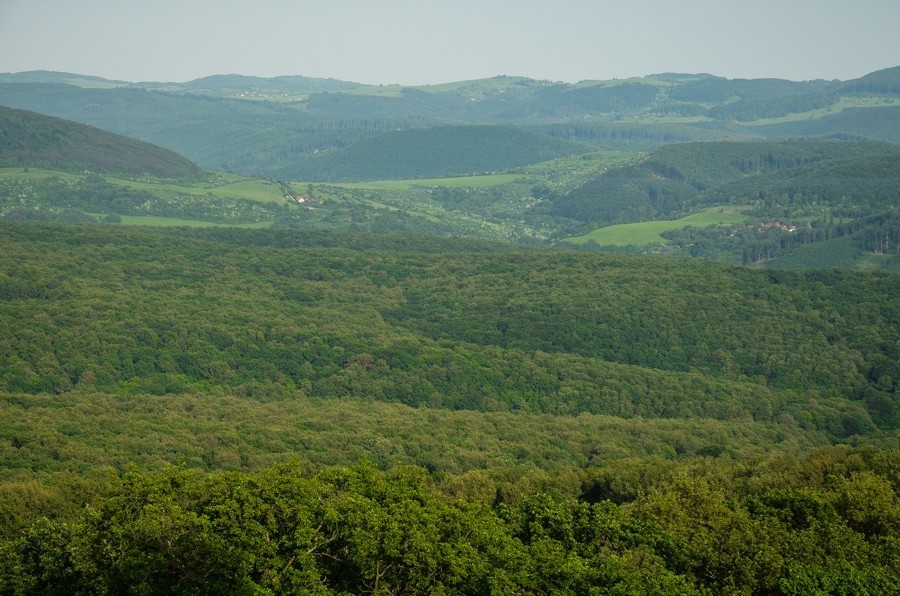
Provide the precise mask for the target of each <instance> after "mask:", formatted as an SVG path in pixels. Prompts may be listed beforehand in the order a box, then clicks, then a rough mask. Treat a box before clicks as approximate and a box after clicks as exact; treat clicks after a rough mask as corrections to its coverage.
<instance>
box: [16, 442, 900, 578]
mask: <svg viewBox="0 0 900 596" xmlns="http://www.w3.org/2000/svg"><path fill="white" fill-rule="evenodd" d="M898 455H900V454H898V453H897V452H896V451H875V450H849V449H828V450H824V451H819V452H815V453H812V454H811V455H809V456H808V457H806V458H804V459H803V460H800V461H792V460H785V459H783V458H779V457H770V458H766V459H762V460H758V461H755V462H746V463H729V462H713V461H711V460H699V461H696V462H691V463H687V464H676V465H673V464H668V463H665V462H661V461H650V462H645V463H643V464H624V465H618V466H613V467H610V468H601V469H596V470H589V471H587V472H586V473H578V472H574V471H569V472H568V473H566V474H559V475H557V476H556V477H555V478H553V479H552V481H550V482H548V479H547V478H546V477H541V475H539V474H534V473H532V474H529V475H526V476H525V477H524V478H521V477H520V479H519V482H517V483H515V484H513V485H510V484H509V483H508V481H504V480H503V479H501V478H497V477H494V478H492V477H491V476H490V475H488V474H484V473H479V472H473V473H468V474H464V475H461V476H451V477H440V478H438V477H429V476H427V475H426V473H425V472H424V471H423V470H421V469H417V468H409V467H403V466H400V467H396V468H394V469H392V470H390V471H388V472H379V471H378V470H377V469H376V468H374V466H372V465H371V464H369V463H367V462H365V461H363V462H361V463H359V464H357V465H355V466H353V467H331V468H324V469H315V468H311V467H310V466H306V465H303V464H301V463H298V462H292V463H288V464H283V465H277V466H273V467H269V468H265V469H262V470H259V471H257V472H253V473H238V472H229V473H217V474H202V473H197V472H194V471H190V470H187V469H183V468H169V469H166V470H164V471H162V472H151V473H147V472H141V471H139V470H136V469H133V470H130V471H128V472H127V473H125V474H124V475H122V476H118V475H112V474H105V475H103V474H98V475H95V476H94V477H92V478H90V479H87V480H81V481H76V482H71V481H70V482H68V483H66V481H65V480H62V481H58V483H57V484H56V485H55V486H54V485H50V486H48V487H47V488H45V489H44V490H45V491H46V493H45V494H46V495H47V497H50V498H51V499H52V498H59V499H63V500H77V501H80V502H81V503H85V504H86V505H87V506H86V507H84V508H83V509H82V508H78V509H74V510H73V509H69V510H63V511H60V512H58V513H57V516H55V518H54V517H50V518H48V517H41V518H39V519H37V520H35V521H33V522H32V523H30V524H26V526H25V529H24V531H21V532H12V533H10V532H8V531H7V532H6V533H5V536H4V537H3V539H2V542H0V591H3V592H4V593H10V594H17V593H18V594H25V593H37V592H40V593H77V592H91V593H93V592H99V593H106V592H125V591H141V592H146V593H163V592H165V593H198V592H199V593H213V592H215V593H221V592H228V593H258V592H260V591H264V592H279V593H282V592H303V593H321V594H330V593H365V592H372V593H379V592H395V593H426V592H438V593H443V592H446V593H458V594H493V593H496V594H510V593H549V592H565V593H591V592H595V591H596V592H612V593H618V594H637V593H640V594H672V593H680V594H703V593H710V592H715V593H768V594H808V593H811V592H824V593H829V592H833V593H878V594H887V593H893V592H896V591H897V590H898V588H900V569H898V568H897V561H898V559H900V552H898V545H897V540H896V533H897V531H898V529H900V527H898V524H900V508H898V499H897V467H896V463H895V462H896V461H897V459H898V457H897V456H898ZM529 481H530V482H531V483H532V484H531V485H529ZM4 488H6V489H7V491H9V490H10V489H12V490H14V489H15V488H18V489H19V490H22V489H25V488H26V487H24V486H19V487H11V486H8V485H7V486H5V487H4ZM28 488H30V489H31V490H32V491H34V490H35V488H36V487H34V486H31V487H28ZM7 494H9V493H8V492H7ZM4 505H6V507H5V511H4V513H7V514H10V513H12V514H16V513H21V509H20V508H16V507H14V506H13V507H10V506H9V504H8V502H7V503H4Z"/></svg>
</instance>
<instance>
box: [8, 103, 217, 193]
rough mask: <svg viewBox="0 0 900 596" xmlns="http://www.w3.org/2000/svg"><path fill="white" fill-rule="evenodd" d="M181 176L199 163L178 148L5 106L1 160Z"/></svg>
mask: <svg viewBox="0 0 900 596" xmlns="http://www.w3.org/2000/svg"><path fill="white" fill-rule="evenodd" d="M4 163H6V164H12V165H22V166H30V165H32V166H34V165H36V166H45V167H52V168H55V169H61V170H84V169H88V170H96V171H101V172H107V173H117V174H131V175H142V174H151V175H153V176H157V177H159V178H181V177H183V176H186V175H190V174H196V173H197V172H199V171H200V168H199V166H197V165H196V164H194V163H193V162H191V161H189V160H187V159H185V158H184V157H182V156H180V155H178V154H177V153H175V152H173V151H169V150H168V149H163V148H161V147H157V146H155V145H151V144H150V143H145V142H143V141H137V140H134V139H129V138H126V137H123V136H120V135H115V134H112V133H108V132H106V131H103V130H100V129H98V128H93V127H90V126H85V125H83V124H78V123H75V122H71V121H68V120H62V119H60V118H54V117H51V116H44V115H43V114H37V113H34V112H28V111H25V110H16V109H12V108H5V107H2V106H0V164H4Z"/></svg>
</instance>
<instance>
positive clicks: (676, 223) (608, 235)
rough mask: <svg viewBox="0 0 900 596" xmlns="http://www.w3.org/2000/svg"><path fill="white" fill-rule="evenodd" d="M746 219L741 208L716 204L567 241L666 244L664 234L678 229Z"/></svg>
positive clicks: (614, 244)
mask: <svg viewBox="0 0 900 596" xmlns="http://www.w3.org/2000/svg"><path fill="white" fill-rule="evenodd" d="M746 220H747V216H746V215H744V214H743V213H741V207H712V208H710V209H705V210H703V211H699V212H697V213H692V214H691V215H688V216H686V217H682V218H681V219H676V220H666V221H644V222H640V223H632V224H619V225H615V226H607V227H605V228H599V229H597V230H594V231H593V232H590V233H588V234H585V235H584V236H576V237H573V238H566V240H565V241H566V242H571V243H572V244H585V243H587V242H588V241H590V240H593V241H594V242H596V243H597V244H599V245H600V246H628V245H635V246H646V245H648V244H665V243H666V239H665V238H663V237H662V236H660V234H661V233H663V232H667V231H669V230H678V229H681V228H686V227H687V226H695V227H698V228H703V227H706V226H713V225H718V224H735V223H741V222H744V221H746Z"/></svg>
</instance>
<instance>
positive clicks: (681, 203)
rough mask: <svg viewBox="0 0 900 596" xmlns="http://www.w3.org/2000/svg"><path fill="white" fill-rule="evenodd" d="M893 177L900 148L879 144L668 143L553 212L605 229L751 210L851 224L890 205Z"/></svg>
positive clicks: (559, 201) (558, 203) (899, 168)
mask: <svg viewBox="0 0 900 596" xmlns="http://www.w3.org/2000/svg"><path fill="white" fill-rule="evenodd" d="M898 172H900V148H898V147H897V146H895V145H889V144H884V143H874V142H852V141H838V140H803V141H782V142H777V143H772V142H755V143H727V142H723V143H686V144H675V145H667V146H665V147H661V148H659V149H658V150H657V151H656V152H654V153H653V154H652V155H650V156H649V157H648V158H647V159H646V160H644V161H642V162H640V163H638V164H635V165H632V166H629V167H626V168H619V169H615V170H611V171H609V172H607V173H604V174H603V175H601V176H598V177H596V178H595V179H594V180H591V181H588V182H586V183H585V184H584V185H582V186H581V187H580V188H578V189H575V190H573V191H571V192H569V193H568V194H567V195H565V196H562V197H558V198H556V199H554V201H553V213H555V214H557V215H560V216H566V217H572V218H575V219H579V220H582V221H589V222H599V223H604V224H609V223H622V222H627V221H640V220H648V219H662V218H666V217H671V216H672V215H676V214H683V213H687V212H689V211H690V210H692V209H696V208H699V207H709V206H713V205H727V204H732V205H740V204H754V205H755V204H759V205H758V207H759V208H758V210H757V212H758V214H759V215H760V216H763V215H765V216H769V217H789V216H797V215H800V214H802V215H818V214H819V213H821V210H822V209H824V208H828V209H831V210H832V212H833V214H834V215H835V216H836V217H859V216H860V215H870V214H873V213H875V212H878V211H884V210H887V209H890V208H891V206H893V205H895V204H896V192H895V189H896V188H897V184H898V182H900V178H898V176H900V174H898ZM813 204H815V207H814V210H813V211H809V212H808V213H807V212H804V207H805V208H807V209H813Z"/></svg>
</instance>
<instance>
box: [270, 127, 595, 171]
mask: <svg viewBox="0 0 900 596" xmlns="http://www.w3.org/2000/svg"><path fill="white" fill-rule="evenodd" d="M585 152H587V148H586V147H584V146H579V145H577V144H575V143H569V142H566V141H560V140H556V139H552V138H548V137H546V136H544V135H539V134H536V133H532V132H526V131H522V130H519V129H515V128H509V127H500V126H454V127H440V128H427V129H420V130H407V131H401V132H393V133H389V134H383V135H378V136H375V137H370V138H367V139H364V140H362V141H360V142H358V143H355V144H354V145H352V146H351V147H348V148H347V149H346V150H345V151H332V152H326V153H320V154H318V155H316V156H314V157H312V158H310V159H308V160H305V161H294V162H293V163H290V160H285V161H284V162H283V163H284V165H282V166H281V167H280V168H278V169H277V170H275V171H274V172H273V173H274V174H275V175H276V176H277V177H279V178H281V179H286V180H308V181H312V182H320V181H331V182H336V181H357V180H378V179H383V178H388V179H404V178H434V177H438V176H448V175H451V176H452V175H461V174H467V173H474V172H479V173H480V172H495V171H498V170H507V169H511V168H516V167H520V166H525V165H528V164H533V163H537V162H543V161H549V160H551V159H554V158H556V157H562V156H564V155H572V154H577V153H585Z"/></svg>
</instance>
